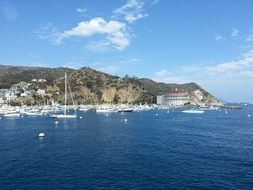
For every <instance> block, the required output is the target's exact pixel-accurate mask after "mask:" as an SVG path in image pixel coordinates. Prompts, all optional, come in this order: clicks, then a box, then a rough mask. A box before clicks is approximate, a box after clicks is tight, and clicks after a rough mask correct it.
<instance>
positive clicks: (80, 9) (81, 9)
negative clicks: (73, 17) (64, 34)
mask: <svg viewBox="0 0 253 190" xmlns="http://www.w3.org/2000/svg"><path fill="white" fill-rule="evenodd" d="M86 11H87V9H85V8H77V9H76V12H78V13H82V14H83V13H85V12H86Z"/></svg>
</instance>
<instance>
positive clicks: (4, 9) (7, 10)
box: [0, 2, 18, 21]
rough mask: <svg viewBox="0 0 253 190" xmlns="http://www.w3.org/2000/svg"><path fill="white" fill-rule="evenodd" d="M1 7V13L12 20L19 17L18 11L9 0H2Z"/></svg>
mask: <svg viewBox="0 0 253 190" xmlns="http://www.w3.org/2000/svg"><path fill="white" fill-rule="evenodd" d="M0 7H1V8H0V13H1V15H2V16H3V17H4V18H5V19H7V20H10V21H13V20H16V19H17V17H18V13H17V11H16V9H15V7H14V6H13V5H12V4H10V3H9V2H2V3H0Z"/></svg>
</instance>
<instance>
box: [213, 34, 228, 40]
mask: <svg viewBox="0 0 253 190" xmlns="http://www.w3.org/2000/svg"><path fill="white" fill-rule="evenodd" d="M214 40H215V41H216V42H219V41H223V40H226V37H224V36H222V35H220V34H217V35H216V36H215V37H214Z"/></svg>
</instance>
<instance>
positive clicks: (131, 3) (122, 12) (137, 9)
mask: <svg viewBox="0 0 253 190" xmlns="http://www.w3.org/2000/svg"><path fill="white" fill-rule="evenodd" d="M143 6H144V3H143V2H142V1H140V0H128V1H127V3H126V4H124V5H123V6H121V7H119V8H117V9H116V10H114V12H113V13H114V16H113V17H121V16H123V17H124V19H125V20H126V21H127V22H128V23H133V22H135V21H136V20H139V19H141V18H144V17H147V16H148V14H147V13H145V11H144V9H143Z"/></svg>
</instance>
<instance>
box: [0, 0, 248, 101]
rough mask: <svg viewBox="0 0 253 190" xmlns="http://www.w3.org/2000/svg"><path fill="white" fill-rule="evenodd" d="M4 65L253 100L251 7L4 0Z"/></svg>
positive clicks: (179, 1) (203, 1) (0, 13)
mask: <svg viewBox="0 0 253 190" xmlns="http://www.w3.org/2000/svg"><path fill="white" fill-rule="evenodd" d="M0 41H1V43H0V48H1V51H0V64H5V65H26V66H46V67H60V66H67V67H73V68H80V67H84V66H89V67H92V68H94V69H97V70H100V71H104V72H107V73H110V74H115V75H119V76H124V75H125V74H128V75H134V76H137V77H147V78H150V79H153V80H155V81H162V82H167V83H186V82H196V83H198V84H200V85H201V86H202V87H203V88H205V89H207V90H208V91H209V92H211V93H212V94H213V95H215V96H216V97H218V98H220V99H222V100H226V101H251V102H252V101H253V88H252V86H253V85H252V84H253V1H252V0H241V1H238V0H222V1H220V0H214V1H210V0H192V1H185V0H173V1H168V0H92V1H88V0H80V1H78V0H75V1H72V0H66V1H59V0H40V1H34V0H23V1H19V0H16V1H14V0H12V1H11V0H10V1H8V0H2V1H0Z"/></svg>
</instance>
